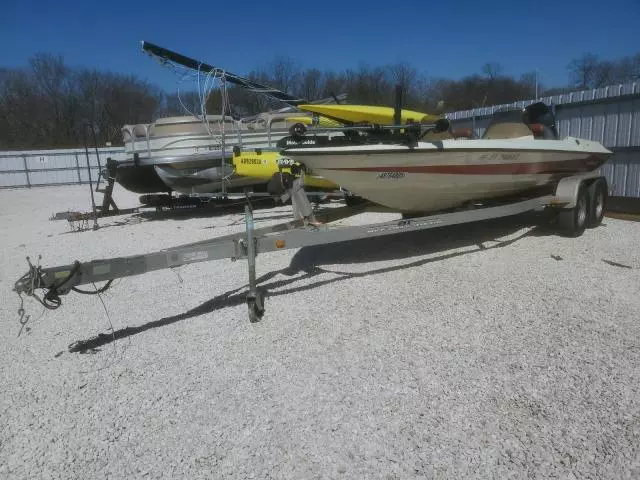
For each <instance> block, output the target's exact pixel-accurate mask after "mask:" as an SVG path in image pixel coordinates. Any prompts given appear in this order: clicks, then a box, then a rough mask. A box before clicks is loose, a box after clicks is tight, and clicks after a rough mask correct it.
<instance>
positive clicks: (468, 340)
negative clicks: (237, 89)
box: [0, 186, 640, 479]
mask: <svg viewBox="0 0 640 480" xmlns="http://www.w3.org/2000/svg"><path fill="white" fill-rule="evenodd" d="M87 188H88V187H86V186H74V187H59V188H42V189H32V190H1V191H0V239H1V244H2V250H1V252H0V299H1V300H2V301H1V303H0V308H1V313H2V317H1V318H2V327H3V331H4V335H3V340H2V342H0V379H1V380H0V382H1V383H0V391H1V397H0V442H1V443H0V478H2V479H14V478H20V479H35V478H38V479H46V478H60V479H69V478H87V479H89V478H91V479H93V478H145V479H147V478H189V479H199V478H256V479H270V478H273V479H281V478H295V479H307V478H323V479H324V478H327V479H329V478H334V479H343V478H345V479H346V478H349V479H351V478H354V479H356V478H357V479H360V478H381V479H405V478H456V479H458V478H605V479H612V478H629V479H631V478H640V406H639V398H640V324H639V321H638V319H640V223H634V222H627V221H623V220H616V219H612V218H605V220H604V224H603V226H601V227H599V228H597V229H594V230H588V231H587V232H586V233H585V234H584V236H582V237H581V238H578V239H567V238H562V237H558V236H555V235H553V234H551V233H550V232H547V231H544V230H542V229H540V228H533V227H531V226H528V225H527V223H526V222H525V220H526V219H523V218H519V219H510V220H508V221H504V220H503V221H499V222H487V223H484V224H474V225H466V226H460V227H455V228H446V229H440V230H432V231H427V232H418V233H412V234H404V235H400V236H395V237H387V238H379V239H374V240H368V241H357V242H351V243H344V244H337V245H329V246H321V247H313V248H305V249H301V250H291V251H286V252H279V253H274V254H263V255H260V256H259V257H258V275H259V276H262V277H263V283H262V285H263V286H264V287H265V288H266V289H267V292H268V293H267V295H268V298H267V313H266V315H265V317H264V319H263V321H262V322H261V323H258V324H250V323H249V322H248V319H247V312H246V305H245V303H244V295H245V293H246V292H245V289H246V262H241V261H238V262H230V261H228V260H222V261H216V262H210V263H203V264H196V265H190V266H185V267H181V268H179V269H176V270H175V271H171V270H167V271H160V272H154V273H150V274H146V275H143V276H138V277H132V278H128V279H123V280H118V281H116V282H115V283H114V286H113V287H112V288H111V289H110V290H108V291H107V292H106V293H105V294H104V295H103V299H104V303H105V305H106V309H107V311H108V316H107V314H106V313H105V310H104V308H103V306H102V304H101V303H100V301H99V299H98V298H96V297H95V296H83V295H78V294H70V295H68V296H66V297H63V305H62V307H61V308H59V309H58V310H56V311H47V312H45V313H44V315H41V313H42V307H40V306H39V305H38V304H36V303H35V302H33V301H30V302H29V303H28V304H27V307H28V312H29V313H30V314H31V315H32V319H31V321H30V322H29V324H28V325H27V327H28V328H27V329H25V331H23V333H22V335H21V336H19V337H18V336H17V335H18V332H19V330H20V328H19V327H20V326H19V324H18V321H17V320H18V318H17V313H16V310H17V308H18V306H19V302H18V297H17V295H16V294H15V293H14V292H12V291H11V287H12V285H13V282H15V281H16V280H17V279H18V277H19V276H20V275H22V274H23V273H24V272H25V271H26V267H25V265H26V263H25V260H24V257H25V256H26V255H31V256H32V257H35V256H37V254H42V256H43V259H42V262H43V264H44V265H49V266H54V265H60V264H66V263H69V262H70V261H72V260H75V259H79V260H89V259H93V258H100V257H110V256H120V255H130V254H134V253H143V252H148V251H152V250H156V249H160V248H164V247H168V246H172V245H177V244H180V243H186V242H191V241H197V240H202V239H205V238H208V237H211V236H218V235H224V234H227V233H232V232H235V231H240V230H242V228H243V216H242V215H241V214H230V215H225V216H214V217H204V218H188V217H186V216H182V217H172V218H166V219H158V218H157V217H156V216H153V215H141V214H132V215H127V216H119V217H112V218H109V219H102V220H100V224H101V226H102V228H101V229H100V230H98V231H86V232H80V233H69V227H68V224H67V222H66V221H49V217H50V216H51V215H52V214H53V213H55V212H59V211H64V210H68V209H71V210H83V211H86V210H87V209H88V207H87V205H88V201H87V198H88V192H87ZM115 195H116V198H117V199H118V202H119V205H120V206H121V207H127V206H134V205H135V202H136V200H135V199H136V197H135V196H132V195H129V194H127V193H126V192H123V191H121V190H119V191H118V190H117V191H116V194H115ZM257 217H258V219H259V222H258V225H267V224H269V223H272V222H281V221H285V220H287V219H288V218H289V217H288V209H287V208H277V209H272V210H260V211H259V212H258V213H257ZM390 218H393V216H392V215H390V214H380V213H366V214H362V215H360V216H358V217H356V218H354V219H350V220H349V221H348V222H346V221H343V223H355V222H357V223H368V222H372V221H383V220H385V219H390ZM110 322H111V323H112V325H113V329H114V330H115V331H116V333H117V335H118V340H117V341H115V342H113V341H111V342H109V341H103V342H101V344H100V345H98V346H97V347H96V348H94V349H89V350H85V351H83V352H78V353H71V352H69V350H68V346H69V345H70V344H72V343H74V342H78V341H82V340H88V339H91V338H92V337H94V336H95V335H97V334H99V333H107V334H111V330H110ZM127 327H129V328H128V329H127Z"/></svg>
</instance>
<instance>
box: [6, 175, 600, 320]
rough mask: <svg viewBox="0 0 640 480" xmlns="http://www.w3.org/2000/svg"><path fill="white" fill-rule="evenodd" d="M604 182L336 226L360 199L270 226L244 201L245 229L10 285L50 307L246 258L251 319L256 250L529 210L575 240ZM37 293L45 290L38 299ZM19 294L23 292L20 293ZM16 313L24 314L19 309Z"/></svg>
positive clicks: (33, 270)
mask: <svg viewBox="0 0 640 480" xmlns="http://www.w3.org/2000/svg"><path fill="white" fill-rule="evenodd" d="M607 192H608V188H607V182H606V179H605V178H604V177H602V176H599V175H597V174H596V173H590V174H582V175H575V176H571V177H565V178H563V179H561V180H560V181H559V183H558V184H557V186H556V187H555V191H554V192H551V193H550V194H547V195H541V196H534V197H520V198H518V199H516V200H512V201H509V202H506V201H505V200H502V201H501V202H499V203H496V202H494V203H489V204H487V205H486V206H481V207H479V208H478V207H477V206H474V208H470V209H466V210H460V211H454V212H448V213H435V214H430V215H427V216H422V217H417V218H402V219H398V220H393V221H389V222H383V223H377V224H372V225H365V226H351V227H335V226H331V225H330V223H331V222H333V221H336V220H338V219H341V218H346V217H349V216H352V215H355V214H358V213H361V212H363V211H365V210H366V208H367V204H361V205H354V206H346V207H339V208H329V209H325V210H324V211H322V212H318V213H316V214H315V216H316V219H318V220H320V221H321V222H323V223H324V225H322V226H320V227H315V226H313V227H312V226H310V225H305V224H304V222H303V221H301V220H293V221H289V222H285V223H281V224H277V225H273V226H269V227H264V228H259V229H256V228H255V227H254V220H253V211H252V208H251V204H250V203H249V202H247V205H246V206H245V230H244V231H243V232H240V233H237V234H232V235H227V236H223V237H217V238H212V239H209V240H205V241H201V242H196V243H190V244H186V245H180V246H176V247H172V248H167V249H164V250H160V251H157V252H152V253H147V254H143V255H133V256H129V257H119V258H109V259H104V260H92V261H90V262H80V261H76V262H74V263H73V264H71V265H63V266H59V267H48V268H43V267H41V266H40V265H34V264H33V263H31V262H30V261H29V258H27V261H28V264H29V270H28V272H27V273H26V274H25V275H23V276H22V277H21V278H20V279H19V280H18V281H17V282H16V283H15V285H14V290H15V291H16V292H17V293H18V294H19V295H22V294H25V295H27V296H33V297H34V298H36V299H37V300H38V301H39V302H40V303H42V304H43V305H44V306H45V307H47V308H49V309H55V308H58V307H59V306H60V305H61V303H62V301H61V299H60V296H61V295H65V294H67V293H69V292H70V291H76V292H80V293H94V292H85V291H83V290H80V289H78V288H77V287H78V286H80V285H85V284H91V283H94V282H102V281H106V282H107V284H106V285H105V286H104V287H102V288H101V289H99V290H98V292H100V291H104V290H106V289H107V288H108V287H109V285H110V283H111V281H113V280H114V279H117V278H122V277H129V276H132V275H140V274H143V273H147V272H151V271H154V270H162V269H166V268H172V267H178V266H181V265H186V264H189V263H198V262H206V261H210V260H219V259H223V258H230V259H231V260H233V261H235V260H238V259H247V262H248V271H249V292H248V294H247V305H248V310H249V320H250V321H251V322H257V321H259V320H260V318H261V317H262V316H263V314H264V311H265V305H264V295H263V293H262V292H261V290H260V289H259V286H258V285H257V283H256V257H257V255H258V254H259V253H265V252H273V251H278V250H286V249H292V248H301V247H307V246H312V245H320V244H329V243H337V242H344V241H349V240H356V239H363V238H371V237H380V236H384V235H393V234H398V233H401V232H411V231H417V230H427V229H432V228H439V227H445V226H448V225H456V224H462V223H469V222H477V221H482V220H489V219H495V218H500V217H507V216H512V215H518V214H522V213H525V212H529V211H534V210H538V211H540V210H546V211H548V212H550V213H552V218H553V219H554V222H555V225H556V227H557V229H558V231H559V232H560V233H561V234H563V235H566V236H571V237H578V236H580V235H582V233H583V232H584V230H585V228H587V227H596V226H598V225H599V224H600V223H601V222H602V218H603V216H604V208H605V204H606V199H607ZM38 290H44V294H42V295H41V296H39V295H38V294H37V291H38ZM21 298H22V297H21ZM19 314H20V315H21V317H23V316H24V309H23V308H22V306H21V307H20V310H19Z"/></svg>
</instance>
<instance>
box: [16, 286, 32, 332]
mask: <svg viewBox="0 0 640 480" xmlns="http://www.w3.org/2000/svg"><path fill="white" fill-rule="evenodd" d="M18 297H20V307H19V308H18V316H19V317H20V318H19V319H18V323H20V331H19V332H18V336H20V335H22V331H23V330H24V327H26V325H27V322H28V321H29V319H30V318H31V315H25V311H24V298H22V294H21V293H18Z"/></svg>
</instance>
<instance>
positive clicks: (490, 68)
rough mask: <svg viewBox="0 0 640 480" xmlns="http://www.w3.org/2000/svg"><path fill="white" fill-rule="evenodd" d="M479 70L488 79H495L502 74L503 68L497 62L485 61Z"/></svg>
mask: <svg viewBox="0 0 640 480" xmlns="http://www.w3.org/2000/svg"><path fill="white" fill-rule="evenodd" d="M481 71H482V73H483V74H484V75H485V76H486V77H487V78H489V80H495V79H496V78H498V77H500V76H501V75H502V72H503V71H504V68H503V67H502V65H501V64H500V63H498V62H487V63H485V64H484V65H483V66H482V69H481Z"/></svg>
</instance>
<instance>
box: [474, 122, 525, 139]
mask: <svg viewBox="0 0 640 480" xmlns="http://www.w3.org/2000/svg"><path fill="white" fill-rule="evenodd" d="M531 134H532V133H531V129H529V127H528V126H527V125H525V124H524V123H522V122H504V123H496V124H493V125H489V128H487V131H486V132H484V135H483V136H482V138H483V139H486V140H491V139H497V138H518V137H526V136H530V135H531Z"/></svg>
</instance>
